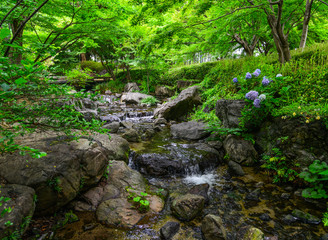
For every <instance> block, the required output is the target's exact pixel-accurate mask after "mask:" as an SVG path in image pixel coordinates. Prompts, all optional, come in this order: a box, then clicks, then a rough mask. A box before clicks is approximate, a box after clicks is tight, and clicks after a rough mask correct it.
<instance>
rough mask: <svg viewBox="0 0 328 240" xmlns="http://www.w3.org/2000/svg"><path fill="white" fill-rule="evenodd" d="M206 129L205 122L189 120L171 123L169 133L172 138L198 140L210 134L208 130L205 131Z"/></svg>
mask: <svg viewBox="0 0 328 240" xmlns="http://www.w3.org/2000/svg"><path fill="white" fill-rule="evenodd" d="M206 129H207V126H206V124H205V123H202V122H196V121H190V122H183V123H179V124H174V125H172V126H171V134H172V135H173V137H174V138H182V139H187V140H199V139H202V138H205V137H208V136H209V135H210V132H208V131H206Z"/></svg>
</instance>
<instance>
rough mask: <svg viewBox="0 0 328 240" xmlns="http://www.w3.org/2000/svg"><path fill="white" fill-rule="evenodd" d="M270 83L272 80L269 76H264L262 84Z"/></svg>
mask: <svg viewBox="0 0 328 240" xmlns="http://www.w3.org/2000/svg"><path fill="white" fill-rule="evenodd" d="M269 83H270V80H269V79H268V78H267V77H265V76H264V77H263V80H262V85H263V86H268V85H269Z"/></svg>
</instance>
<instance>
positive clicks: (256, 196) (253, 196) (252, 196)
mask: <svg viewBox="0 0 328 240" xmlns="http://www.w3.org/2000/svg"><path fill="white" fill-rule="evenodd" d="M260 194H261V189H260V188H257V189H255V190H254V191H252V192H250V193H249V194H247V195H246V200H249V201H257V202H258V201H260Z"/></svg>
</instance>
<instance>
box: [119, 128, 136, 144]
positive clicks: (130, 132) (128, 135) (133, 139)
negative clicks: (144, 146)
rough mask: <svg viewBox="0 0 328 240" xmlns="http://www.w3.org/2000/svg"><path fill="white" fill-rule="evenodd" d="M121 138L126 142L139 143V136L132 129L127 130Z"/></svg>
mask: <svg viewBox="0 0 328 240" xmlns="http://www.w3.org/2000/svg"><path fill="white" fill-rule="evenodd" d="M122 137H123V138H125V139H126V140H127V141H128V142H140V136H139V134H138V132H137V131H136V130H134V129H132V128H129V129H127V130H126V131H125V132H124V133H123V135H122Z"/></svg>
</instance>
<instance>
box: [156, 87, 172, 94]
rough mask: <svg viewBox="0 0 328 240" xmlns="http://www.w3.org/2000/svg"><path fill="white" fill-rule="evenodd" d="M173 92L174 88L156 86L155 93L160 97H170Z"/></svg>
mask: <svg viewBox="0 0 328 240" xmlns="http://www.w3.org/2000/svg"><path fill="white" fill-rule="evenodd" d="M174 94H175V91H174V89H170V88H168V87H165V86H156V88H155V95H156V96H162V97H172V96H173V95H174Z"/></svg>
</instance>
